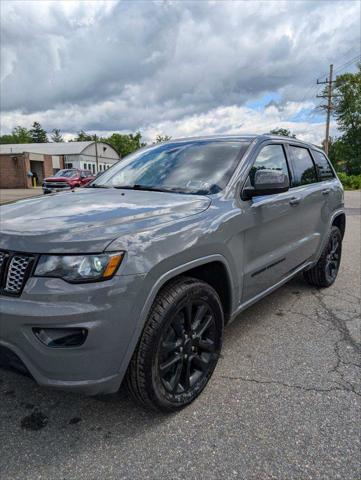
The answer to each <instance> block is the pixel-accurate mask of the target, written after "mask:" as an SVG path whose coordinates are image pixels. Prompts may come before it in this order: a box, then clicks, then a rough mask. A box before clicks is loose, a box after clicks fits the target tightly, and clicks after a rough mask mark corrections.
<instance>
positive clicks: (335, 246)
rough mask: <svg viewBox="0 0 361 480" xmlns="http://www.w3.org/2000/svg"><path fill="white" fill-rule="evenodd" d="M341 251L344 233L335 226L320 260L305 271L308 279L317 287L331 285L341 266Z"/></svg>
mask: <svg viewBox="0 0 361 480" xmlns="http://www.w3.org/2000/svg"><path fill="white" fill-rule="evenodd" d="M341 253H342V235H341V232H340V229H339V228H338V227H336V226H333V227H332V228H331V232H330V234H329V237H328V240H327V243H326V246H325V248H324V249H323V251H322V254H321V257H320V259H319V261H318V262H317V263H316V265H315V266H314V267H312V268H311V269H310V270H307V271H305V272H304V277H305V279H306V281H307V282H308V283H309V284H310V285H313V286H315V287H319V288H327V287H330V286H331V285H332V284H333V283H334V281H335V280H336V277H337V274H338V270H339V268H340V263H341Z"/></svg>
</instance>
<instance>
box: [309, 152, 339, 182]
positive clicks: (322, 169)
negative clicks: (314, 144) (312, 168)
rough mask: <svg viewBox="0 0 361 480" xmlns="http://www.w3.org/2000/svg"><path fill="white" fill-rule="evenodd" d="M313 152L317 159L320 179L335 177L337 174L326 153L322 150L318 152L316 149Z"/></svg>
mask: <svg viewBox="0 0 361 480" xmlns="http://www.w3.org/2000/svg"><path fill="white" fill-rule="evenodd" d="M312 153H313V158H314V159H315V163H316V168H317V172H318V177H319V180H320V181H321V182H322V181H323V180H329V179H330V178H334V177H335V175H334V173H333V171H332V168H331V166H330V164H329V162H328V160H327V158H326V157H325V155H324V154H323V153H321V152H316V150H312Z"/></svg>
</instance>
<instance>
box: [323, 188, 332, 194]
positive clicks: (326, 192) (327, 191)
mask: <svg viewBox="0 0 361 480" xmlns="http://www.w3.org/2000/svg"><path fill="white" fill-rule="evenodd" d="M330 191H331V189H330V188H325V190H322V195H328V194H329V193H330Z"/></svg>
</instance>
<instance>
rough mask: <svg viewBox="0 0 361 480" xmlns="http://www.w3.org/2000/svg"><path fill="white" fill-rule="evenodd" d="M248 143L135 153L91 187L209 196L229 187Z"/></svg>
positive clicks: (196, 143)
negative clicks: (229, 182)
mask: <svg viewBox="0 0 361 480" xmlns="http://www.w3.org/2000/svg"><path fill="white" fill-rule="evenodd" d="M248 146H249V142H245V141H241V140H237V141H235V140H224V139H222V140H193V141H182V142H169V143H166V144H163V145H154V146H152V147H149V148H145V149H142V150H138V151H137V152H135V153H133V154H131V155H129V156H127V157H126V158H124V159H123V160H121V161H120V162H118V163H117V164H116V165H115V166H114V167H112V168H110V169H109V170H107V171H106V172H104V173H103V174H102V175H101V176H100V177H98V178H97V179H95V180H94V181H93V182H92V184H91V185H90V186H91V187H105V188H106V187H107V188H112V187H113V188H135V189H148V190H161V191H173V192H178V193H196V194H203V195H204V194H212V193H217V192H219V191H221V190H222V189H223V188H224V187H225V186H226V185H227V183H228V181H229V179H230V178H231V175H232V173H233V172H234V170H235V168H236V166H237V163H238V161H239V159H240V158H241V156H242V155H243V154H244V153H245V151H246V149H247V147H248Z"/></svg>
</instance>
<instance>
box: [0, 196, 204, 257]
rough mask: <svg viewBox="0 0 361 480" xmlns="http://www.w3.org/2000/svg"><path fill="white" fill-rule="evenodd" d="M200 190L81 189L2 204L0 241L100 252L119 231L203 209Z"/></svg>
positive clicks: (30, 248)
mask: <svg viewBox="0 0 361 480" xmlns="http://www.w3.org/2000/svg"><path fill="white" fill-rule="evenodd" d="M210 203H211V201H210V199H209V198H208V197H204V196H199V195H182V194H176V193H163V192H145V191H137V190H116V189H91V188H89V189H80V190H77V191H75V192H71V191H69V192H64V193H59V194H56V195H44V196H42V197H36V198H32V199H28V200H20V201H18V202H15V203H13V204H9V205H5V206H2V207H1V210H0V219H1V222H0V231H1V234H0V245H1V248H4V249H6V250H14V251H22V252H32V253H77V252H79V253H80V252H82V253H88V252H94V253H97V252H101V251H103V250H104V249H105V248H106V247H107V245H109V243H110V242H111V241H113V240H114V239H116V238H118V237H120V236H121V235H122V234H127V235H129V234H131V233H135V232H138V231H143V230H147V229H150V228H155V227H157V226H158V225H160V224H163V223H165V222H171V221H175V220H178V219H181V218H184V217H187V216H190V215H194V214H197V213H200V212H202V211H203V210H205V209H207V208H208V207H209V205H210Z"/></svg>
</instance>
